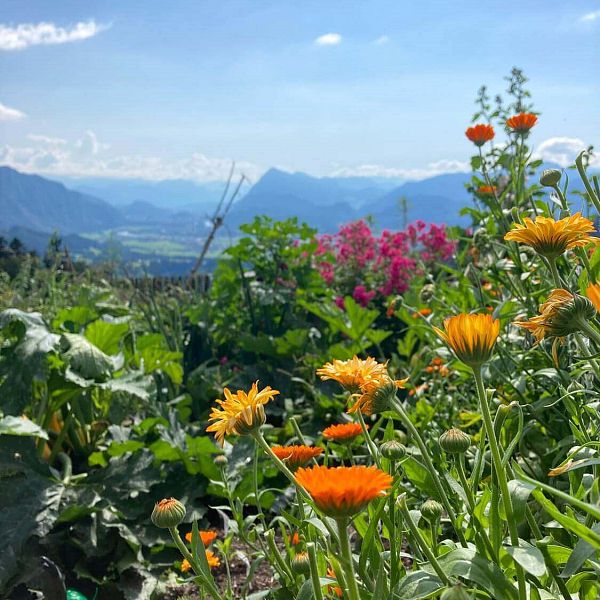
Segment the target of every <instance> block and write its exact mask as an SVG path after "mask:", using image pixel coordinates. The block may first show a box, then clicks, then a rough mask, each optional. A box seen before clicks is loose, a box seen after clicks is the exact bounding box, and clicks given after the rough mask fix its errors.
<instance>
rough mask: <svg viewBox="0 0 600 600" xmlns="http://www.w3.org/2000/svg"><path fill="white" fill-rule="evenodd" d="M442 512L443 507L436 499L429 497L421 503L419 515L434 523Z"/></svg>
mask: <svg viewBox="0 0 600 600" xmlns="http://www.w3.org/2000/svg"><path fill="white" fill-rule="evenodd" d="M443 512H444V507H443V506H442V505H441V504H440V503H439V502H437V501H436V500H433V499H431V498H430V499H429V500H426V501H425V502H423V504H422V505H421V515H422V516H423V518H424V519H426V520H427V521H429V522H430V523H435V522H436V521H438V520H439V518H440V517H441V516H442V513H443Z"/></svg>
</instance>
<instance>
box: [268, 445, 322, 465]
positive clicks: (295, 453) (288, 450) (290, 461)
mask: <svg viewBox="0 0 600 600" xmlns="http://www.w3.org/2000/svg"><path fill="white" fill-rule="evenodd" d="M271 450H273V454H275V456H276V457H277V458H278V459H279V460H282V461H283V462H285V464H286V465H287V466H288V468H289V469H291V470H292V471H295V470H296V469H297V468H299V467H305V466H306V465H307V464H308V463H309V462H310V461H311V460H312V459H313V458H316V457H317V456H319V454H321V453H322V452H323V448H314V447H311V446H273V447H272V448H271Z"/></svg>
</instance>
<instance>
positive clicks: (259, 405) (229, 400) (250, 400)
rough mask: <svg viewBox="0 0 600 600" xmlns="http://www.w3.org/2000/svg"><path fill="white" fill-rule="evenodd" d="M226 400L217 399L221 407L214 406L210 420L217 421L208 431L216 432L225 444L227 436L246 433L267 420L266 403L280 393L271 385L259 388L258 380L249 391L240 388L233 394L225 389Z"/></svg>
mask: <svg viewBox="0 0 600 600" xmlns="http://www.w3.org/2000/svg"><path fill="white" fill-rule="evenodd" d="M223 394H224V395H225V400H220V399H219V400H216V403H217V404H218V405H219V406H220V408H213V409H212V411H211V413H210V418H209V419H208V420H209V421H215V422H214V423H213V424H212V425H209V426H208V427H207V428H206V431H212V432H214V433H215V438H216V440H217V442H218V443H219V444H220V445H221V446H223V444H224V442H225V436H226V435H230V434H232V433H235V434H237V435H246V434H248V433H250V432H251V431H252V430H254V429H256V428H257V427H260V426H261V425H263V424H264V422H265V409H264V405H265V404H266V403H267V402H269V401H270V400H272V399H273V398H274V396H276V395H277V394H279V392H278V391H277V390H273V389H271V388H270V387H269V386H267V387H266V388H264V389H262V390H260V391H259V390H258V381H257V382H255V383H253V384H252V388H251V389H250V391H249V392H248V393H246V392H244V391H243V390H238V391H237V392H236V393H235V394H232V393H231V392H230V391H229V390H228V389H227V388H225V389H224V390H223Z"/></svg>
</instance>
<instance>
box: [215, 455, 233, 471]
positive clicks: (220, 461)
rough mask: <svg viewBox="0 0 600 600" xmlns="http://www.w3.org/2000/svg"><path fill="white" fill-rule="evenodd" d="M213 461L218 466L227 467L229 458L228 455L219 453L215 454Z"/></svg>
mask: <svg viewBox="0 0 600 600" xmlns="http://www.w3.org/2000/svg"><path fill="white" fill-rule="evenodd" d="M213 462H214V463H215V465H217V467H219V468H220V467H225V466H227V463H228V462H229V460H228V459H227V457H226V456H225V455H224V454H217V456H215V458H214V460H213Z"/></svg>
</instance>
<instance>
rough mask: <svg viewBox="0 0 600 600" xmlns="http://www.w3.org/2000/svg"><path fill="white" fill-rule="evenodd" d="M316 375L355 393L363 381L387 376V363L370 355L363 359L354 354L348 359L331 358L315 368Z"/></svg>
mask: <svg viewBox="0 0 600 600" xmlns="http://www.w3.org/2000/svg"><path fill="white" fill-rule="evenodd" d="M317 375H319V376H320V377H321V379H323V380H325V379H333V380H334V381H337V382H338V383H339V384H340V385H341V386H342V387H343V388H344V389H346V390H348V391H349V392H352V393H353V394H355V393H357V392H359V391H360V389H361V386H363V385H364V384H365V383H367V382H369V381H372V380H381V378H382V377H383V376H387V364H382V363H379V362H377V361H376V360H375V359H374V358H372V357H370V356H369V357H368V358H365V359H362V358H358V356H354V357H353V358H351V359H349V360H333V361H332V362H330V363H327V364H325V365H323V367H321V368H320V369H317Z"/></svg>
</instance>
